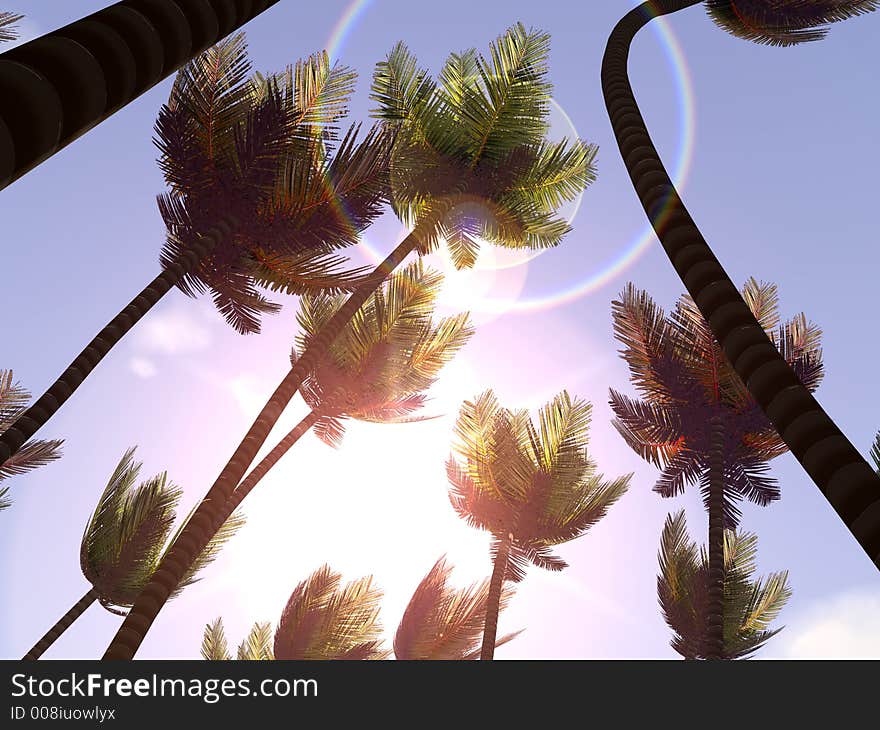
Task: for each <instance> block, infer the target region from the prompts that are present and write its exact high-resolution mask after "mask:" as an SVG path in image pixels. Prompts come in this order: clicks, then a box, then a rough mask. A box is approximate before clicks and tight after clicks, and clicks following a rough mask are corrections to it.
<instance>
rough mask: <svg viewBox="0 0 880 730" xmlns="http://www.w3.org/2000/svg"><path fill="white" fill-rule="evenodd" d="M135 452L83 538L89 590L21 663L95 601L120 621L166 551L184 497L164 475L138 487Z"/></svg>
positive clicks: (232, 526) (210, 549)
mask: <svg viewBox="0 0 880 730" xmlns="http://www.w3.org/2000/svg"><path fill="white" fill-rule="evenodd" d="M134 451H135V450H134V449H133V448H132V449H129V450H128V451H126V452H125V454H124V455H123V456H122V459H120V461H119V464H118V465H117V466H116V469H115V470H114V472H113V474H112V475H111V476H110V479H109V481H108V482H107V486H106V487H105V488H104V492H103V493H102V494H101V498H100V499H99V500H98V505H97V507H96V508H95V511H94V513H93V514H92V517H91V519H90V520H89V522H88V524H87V525H86V529H85V532H84V533H83V538H82V544H81V546H80V566H81V567H82V572H83V576H85V579H86V580H87V581H88V582H89V584H90V587H89V590H87V591H86V593H85V595H83V597H82V598H81V599H80V600H79V601H77V602H76V603H75V604H74V605H73V606H72V607H71V608H70V610H68V611H67V613H65V614H64V616H62V617H61V619H60V620H59V621H58V622H57V623H56V624H55V625H54V626H53V627H52V628H51V629H49V631H47V632H46V634H45V635H44V636H43V637H42V638H41V639H40V640H39V641H38V642H37V643H36V644H35V645H34V646H33V648H31V650H30V651H28V653H27V654H25V656H24V657H23V658H24V659H38V658H39V657H40V656H42V654H43V653H44V652H45V651H46V649H48V648H49V647H50V646H51V645H52V644H53V643H55V641H56V640H57V639H58V638H59V637H60V636H61V635H62V634H63V633H64V632H65V631H66V630H67V629H68V628H70V626H71V624H73V622H74V621H76V620H77V619H78V618H79V617H80V616H81V615H82V613H83V612H84V611H85V610H86V609H87V608H88V607H89V606H91V605H92V604H93V603H94V602H95V601H97V602H98V603H100V604H101V606H103V607H104V608H106V609H107V610H108V611H110V612H111V613H115V614H117V615H119V616H124V615H125V614H126V610H127V609H128V608H129V607H130V606H131V605H132V603H133V602H134V599H135V598H136V597H137V595H138V594H139V593H140V592H141V589H142V588H143V587H144V585H146V583H147V581H148V580H149V579H150V575H152V573H153V571H154V570H155V569H156V565H157V564H158V563H159V560H160V559H161V558H162V555H163V554H164V552H165V550H166V549H167V543H168V538H169V536H170V535H171V530H172V527H173V525H174V521H175V518H176V508H177V505H178V502H179V501H180V497H181V495H182V492H181V490H180V489H179V488H178V487H177V486H176V485H175V484H174V483H172V482H171V481H169V480H168V476H167V474H166V473H165V472H162V473H161V474H158V475H156V476H154V477H152V478H150V479H147V480H145V481H142V482H140V483H139V484H136V482H137V479H138V476H139V474H140V470H141V467H142V464H141V463H140V462H135V461H134ZM243 522H244V520H243V518H242V517H241V516H239V515H233V516H231V517H230V519H229V520H227V521H226V523H225V524H224V526H223V528H222V529H221V530H220V531H219V532H218V533H217V535H215V536H214V538H213V539H212V540H211V542H210V543H209V544H208V545H207V546H206V548H205V550H203V551H202V553H201V554H200V555H199V558H198V560H197V561H196V562H195V563H193V565H192V566H191V568H190V570H189V571H188V572H187V575H186V576H185V578H184V580H183V581H181V583H180V585H179V586H178V587H177V590H175V592H174V594H173V596H172V597H176V596H178V595H179V594H180V592H181V591H182V590H183V589H184V588H185V587H186V586H188V585H191V584H192V583H195V582H196V580H198V578H197V577H196V576H197V574H198V573H199V571H201V570H202V568H204V567H205V566H206V565H208V564H209V563H210V562H211V561H212V560H213V559H214V558H215V557H216V554H217V552H218V551H219V550H220V548H221V547H222V546H223V544H224V543H225V542H226V541H227V540H228V539H229V538H230V537H232V535H233V534H234V533H235V531H236V530H238V528H239V527H240V526H241V525H242V524H243Z"/></svg>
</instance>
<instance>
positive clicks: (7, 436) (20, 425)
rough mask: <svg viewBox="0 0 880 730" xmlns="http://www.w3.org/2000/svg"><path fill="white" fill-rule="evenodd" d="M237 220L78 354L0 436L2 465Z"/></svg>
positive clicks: (212, 234) (196, 248)
mask: <svg viewBox="0 0 880 730" xmlns="http://www.w3.org/2000/svg"><path fill="white" fill-rule="evenodd" d="M234 223H235V221H234V220H233V219H229V220H227V221H221V222H220V223H219V224H217V225H216V226H215V227H214V228H212V229H211V230H209V231H208V232H207V233H206V234H205V235H204V236H202V237H201V238H200V239H199V241H198V242H196V243H195V244H193V245H192V246H191V247H190V250H189V251H188V252H187V254H186V256H185V257H182V259H181V260H178V261H176V262H175V263H173V264H171V265H170V266H168V267H167V268H166V269H165V271H163V272H162V273H161V274H159V276H157V277H156V278H155V279H153V281H151V282H150V283H149V284H148V285H147V286H146V287H145V288H144V289H143V290H142V291H141V292H140V293H139V294H138V295H137V296H136V297H135V298H134V299H132V300H131V302H129V304H128V306H126V307H125V309H123V310H122V311H121V312H120V313H119V314H117V315H116V316H115V317H114V318H113V319H112V320H110V322H109V324H107V326H106V327H104V329H102V330H101V331H100V332H99V333H98V334H97V335H96V336H95V338H94V339H93V340H92V341H91V342H90V343H89V344H88V346H87V347H86V348H85V349H84V350H83V351H82V352H81V353H80V354H79V355H77V357H76V359H75V360H74V361H73V362H72V363H70V365H69V366H68V367H67V370H65V371H64V372H63V373H62V374H61V375H60V376H59V377H58V379H57V380H56V381H55V382H54V383H53V384H52V385H51V386H50V387H49V389H48V390H47V391H46V392H45V393H43V395H42V396H40V397H39V398H38V399H37V401H36V402H35V403H34V404H33V405H32V406H31V407H30V408H28V409H27V410H26V411H25V412H24V413H22V414H21V416H19V418H17V419H16V421H15V423H13V424H12V426H10V427H9V428H8V429H7V430H6V431H4V432H3V433H2V434H0V464H3V463H4V462H5V461H6V460H7V459H8V458H9V457H10V456H12V455H13V454H14V453H15V452H16V451H18V450H19V449H20V448H21V447H22V446H23V445H24V443H25V442H26V441H27V440H28V439H29V438H31V437H32V436H33V435H34V434H35V433H36V432H37V431H39V430H40V429H41V428H42V427H43V426H44V425H46V422H47V421H48V420H49V419H50V418H51V417H52V416H53V415H55V413H56V412H57V411H58V410H59V409H60V408H61V406H62V405H63V404H64V402H65V401H66V400H67V399H68V398H69V397H70V396H71V395H73V393H74V392H75V391H76V389H77V388H78V387H79V386H80V385H81V384H82V382H83V381H84V380H85V379H86V378H87V377H88V375H89V373H91V372H92V370H94V369H95V367H97V365H98V363H100V362H101V360H102V359H103V358H104V356H105V355H106V354H107V353H108V352H110V350H111V349H113V347H114V346H116V345H117V344H118V343H119V341H120V340H121V339H122V338H123V337H125V335H126V334H128V332H129V331H130V330H131V329H132V328H133V327H134V326H135V324H137V322H138V321H139V320H140V319H141V317H143V316H144V315H145V314H146V313H147V312H149V311H150V310H151V309H152V308H153V307H154V306H155V305H156V303H157V302H158V301H159V300H160V299H161V298H162V297H164V296H165V295H166V294H167V293H168V292H169V291H171V289H172V288H173V287H175V286H176V285H177V284H178V283H179V282H180V281H181V280H182V279H183V277H184V276H186V275H187V274H189V273H190V272H192V271H193V270H194V269H195V267H196V266H197V265H198V264H199V262H200V261H201V260H202V259H203V258H204V257H205V256H206V255H207V254H208V253H209V252H210V251H211V250H212V249H213V248H214V246H215V245H216V243H217V241H220V240H223V239H224V238H226V237H227V236H229V235H230V234H231V232H232V230H233V227H234V226H233V225H232V224H234Z"/></svg>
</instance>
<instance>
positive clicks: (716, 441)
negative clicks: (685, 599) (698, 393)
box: [705, 415, 724, 659]
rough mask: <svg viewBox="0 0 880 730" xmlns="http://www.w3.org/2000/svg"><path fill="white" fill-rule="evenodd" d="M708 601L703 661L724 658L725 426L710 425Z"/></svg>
mask: <svg viewBox="0 0 880 730" xmlns="http://www.w3.org/2000/svg"><path fill="white" fill-rule="evenodd" d="M709 428H710V429H711V441H710V447H709V449H710V451H709V602H708V605H707V607H706V608H707V611H706V652H705V654H706V659H723V658H724V423H723V421H722V420H721V417H720V416H718V415H715V416H712V419H711V422H710V424H709Z"/></svg>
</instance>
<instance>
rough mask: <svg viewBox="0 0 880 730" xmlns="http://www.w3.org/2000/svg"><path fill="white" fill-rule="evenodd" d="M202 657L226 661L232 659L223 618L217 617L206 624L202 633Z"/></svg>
mask: <svg viewBox="0 0 880 730" xmlns="http://www.w3.org/2000/svg"><path fill="white" fill-rule="evenodd" d="M201 653H202V659H208V660H210V661H225V660H227V659H231V658H232V657H231V656H230V655H229V648H228V646H227V645H226V633H225V632H224V631H223V619H222V618H219V617H218V618H216V619H214V622H213V623H210V624H206V625H205V631H204V634H203V635H202V650H201Z"/></svg>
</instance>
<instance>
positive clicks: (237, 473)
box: [105, 25, 596, 659]
mask: <svg viewBox="0 0 880 730" xmlns="http://www.w3.org/2000/svg"><path fill="white" fill-rule="evenodd" d="M548 51H549V38H548V36H547V35H545V34H543V33H539V32H535V31H527V30H526V29H525V28H524V27H523V26H522V25H517V26H515V27H513V28H511V29H510V30H508V31H507V33H506V34H505V35H504V36H502V37H501V38H499V39H498V41H497V42H496V43H495V44H493V45H492V47H491V49H490V58H489V59H485V58H484V57H482V56H480V55H479V54H477V53H476V52H474V51H467V52H465V53H463V54H453V55H452V56H450V57H449V60H448V62H447V64H446V65H445V66H444V70H443V71H442V72H441V75H440V81H439V84H438V83H435V82H434V81H433V80H432V79H430V77H429V76H428V75H427V73H425V72H424V71H421V70H419V69H418V68H417V67H416V63H415V60H414V59H413V58H412V56H410V54H409V53H408V52H407V51H406V49H405V48H404V47H403V46H401V45H398V46H397V47H396V48H395V49H394V50H393V51H392V52H391V54H390V55H389V56H388V58H387V59H386V60H385V61H384V62H382V63H380V64H378V66H377V69H376V73H375V75H374V80H373V98H375V99H376V100H377V101H378V102H379V108H378V109H377V110H376V112H375V113H376V115H377V116H378V117H379V118H380V119H382V120H383V121H384V123H385V128H386V129H387V130H388V131H389V132H391V133H393V135H394V137H395V139H396V140H397V141H396V142H395V152H394V162H393V165H392V166H393V167H394V169H395V170H396V173H395V174H396V178H395V179H396V180H397V181H398V185H397V187H396V189H395V191H394V192H395V194H394V195H392V199H393V203H394V207H395V210H396V211H397V212H398V213H399V214H400V215H401V216H402V217H403V218H404V220H407V221H409V222H411V223H412V224H413V230H412V232H411V233H410V234H409V235H408V236H407V237H406V238H405V239H404V240H403V241H402V242H401V243H400V244H399V245H398V246H397V247H396V248H395V249H394V250H393V251H392V252H391V253H390V254H389V255H388V257H387V258H386V259H385V260H384V261H383V262H382V263H381V264H379V266H378V267H377V268H376V269H375V270H374V271H373V272H372V273H371V274H369V275H368V276H366V277H365V278H364V280H363V283H362V284H361V285H360V287H359V288H358V289H357V291H355V292H354V294H352V295H351V296H350V297H349V298H348V300H347V301H346V302H345V303H344V304H343V305H342V306H341V307H340V308H339V309H338V310H337V311H336V313H335V314H334V316H333V317H332V318H331V319H330V320H329V321H328V322H327V323H326V324H325V326H324V327H323V328H322V330H321V332H320V333H318V334H317V335H316V336H315V337H314V338H312V339H311V340H310V342H309V346H308V347H306V348H305V350H304V351H303V352H302V353H301V354H300V357H299V359H298V360H297V361H296V364H295V365H294V366H293V368H292V369H291V370H290V372H289V373H288V374H287V376H286V377H285V378H284V380H283V381H282V382H281V384H280V385H279V386H278V388H277V389H276V390H275V392H274V393H273V395H272V398H271V399H270V400H269V402H268V403H267V404H266V405H265V406H264V408H263V410H262V411H261V412H260V414H259V415H258V416H257V419H256V421H255V422H254V424H253V425H252V426H251V428H250V429H249V431H248V433H247V434H246V435H245V437H244V439H243V440H242V442H241V443H240V444H239V446H238V448H237V449H236V450H235V453H234V454H233V455H232V457H231V458H230V460H229V462H228V463H227V465H226V467H225V468H224V469H223V471H222V472H221V474H220V476H219V477H218V478H217V480H216V481H215V482H214V484H213V486H212V487H211V489H210V490H209V492H208V494H207V495H206V499H205V501H204V503H203V504H204V511H203V514H202V515H199V516H198V518H197V519H194V521H193V529H194V530H198V532H199V535H193V539H192V540H187V543H186V545H182V546H181V551H180V553H179V554H177V555H175V562H176V563H177V564H178V565H179V566H183V565H186V564H188V563H189V562H190V560H191V559H192V556H193V555H194V554H195V552H194V551H195V550H196V549H197V547H198V544H199V542H200V541H201V540H205V539H207V536H208V535H210V534H211V530H212V526H213V525H216V524H219V520H220V515H219V511H220V510H222V509H223V505H224V504H225V503H226V500H227V499H228V498H229V496H230V495H231V494H232V492H233V490H234V489H235V487H236V485H237V484H238V483H239V482H240V480H241V479H242V478H243V477H244V475H245V472H246V471H247V469H248V467H249V466H250V465H251V463H252V462H253V460H254V458H255V457H256V455H257V452H258V451H259V449H260V447H261V446H262V445H263V443H264V442H265V440H266V438H268V436H269V432H270V431H271V430H272V428H273V427H274V425H275V424H276V423H277V421H278V418H279V417H280V415H281V413H282V411H283V410H284V408H285V407H286V406H287V404H288V403H289V402H290V400H291V399H292V398H293V396H294V395H295V394H296V392H297V391H298V390H299V388H300V386H301V385H302V384H303V381H304V380H305V378H306V377H308V375H309V373H310V372H311V371H312V370H313V369H314V368H315V367H316V366H317V365H318V363H319V362H321V360H322V359H323V357H324V354H325V353H326V352H327V348H328V347H329V346H330V344H331V343H332V342H333V341H334V340H335V339H336V338H337V337H338V336H339V335H340V333H341V332H342V330H343V328H344V326H345V324H346V323H347V322H348V321H349V320H350V319H351V318H352V317H353V316H354V315H355V314H356V312H357V311H358V310H359V309H360V308H361V306H362V305H363V304H364V302H366V301H367V299H368V298H369V297H370V295H371V294H372V293H373V292H374V291H375V290H376V289H377V288H378V287H379V286H381V284H382V282H383V281H384V280H385V278H386V277H387V276H388V275H389V274H390V273H391V272H392V271H394V270H395V269H396V268H397V266H398V265H400V264H401V263H402V262H403V260H404V259H405V258H406V257H407V256H408V255H409V254H410V253H411V252H413V251H418V252H420V253H424V252H426V251H430V250H433V249H434V247H435V246H436V245H438V243H439V242H440V239H441V238H443V239H446V240H447V241H449V242H450V243H451V249H450V251H451V253H452V254H453V258H454V260H455V261H456V263H457V265H458V266H467V265H469V264H470V263H472V262H473V258H474V255H475V251H476V248H477V246H478V243H479V241H481V240H486V241H490V242H492V243H495V244H499V245H502V246H505V247H513V248H545V247H548V246H555V245H556V244H558V243H559V242H560V240H561V239H562V237H563V236H564V234H565V233H566V232H567V231H568V230H569V226H568V224H567V223H566V221H565V220H563V219H562V218H560V217H558V216H557V215H556V212H557V210H558V208H559V207H561V205H562V203H564V202H565V201H568V200H572V199H574V198H575V197H576V196H577V194H578V193H579V192H580V191H581V190H583V189H584V188H585V187H586V185H587V184H588V183H590V182H591V181H592V180H593V179H594V177H595V175H594V166H593V160H594V157H595V152H596V150H595V147H593V146H592V145H588V144H586V143H584V142H581V141H579V140H575V141H563V142H560V143H559V144H555V145H554V144H551V143H549V142H548V141H547V139H546V132H547V128H548V124H547V119H548V115H549V102H550V85H549V83H548V82H547V57H548ZM422 139H424V142H422V141H421V140H422ZM453 173H454V174H455V175H459V176H460V177H453ZM403 182H406V184H407V185H413V186H416V185H421V186H423V187H420V188H416V187H413V188H412V191H411V192H408V191H405V190H403V189H401V188H400V184H402V183H403ZM178 573H179V568H171V567H169V569H168V570H167V571H164V570H162V569H161V568H160V570H159V571H158V572H157V576H156V577H157V581H156V584H155V586H154V587H152V588H151V589H150V593H151V596H152V597H151V598H150V600H149V605H147V602H145V605H144V606H143V608H141V607H140V606H135V608H134V610H133V612H132V614H131V621H130V622H129V624H128V625H126V626H124V627H123V629H124V630H125V633H126V637H125V638H124V639H123V637H122V635H120V637H119V640H118V641H114V643H113V645H112V646H111V647H109V648H108V650H107V653H106V654H105V657H106V658H118V659H125V658H131V657H133V656H134V653H135V652H136V651H137V648H138V645H139V644H140V641H141V640H142V639H143V634H144V631H145V626H149V624H150V623H151V622H152V621H153V620H154V618H155V616H156V611H157V610H158V608H157V607H158V606H161V603H162V598H163V596H165V595H167V594H168V592H169V591H170V590H171V588H172V587H173V586H174V585H176V582H177V580H178V579H179V575H178Z"/></svg>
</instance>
